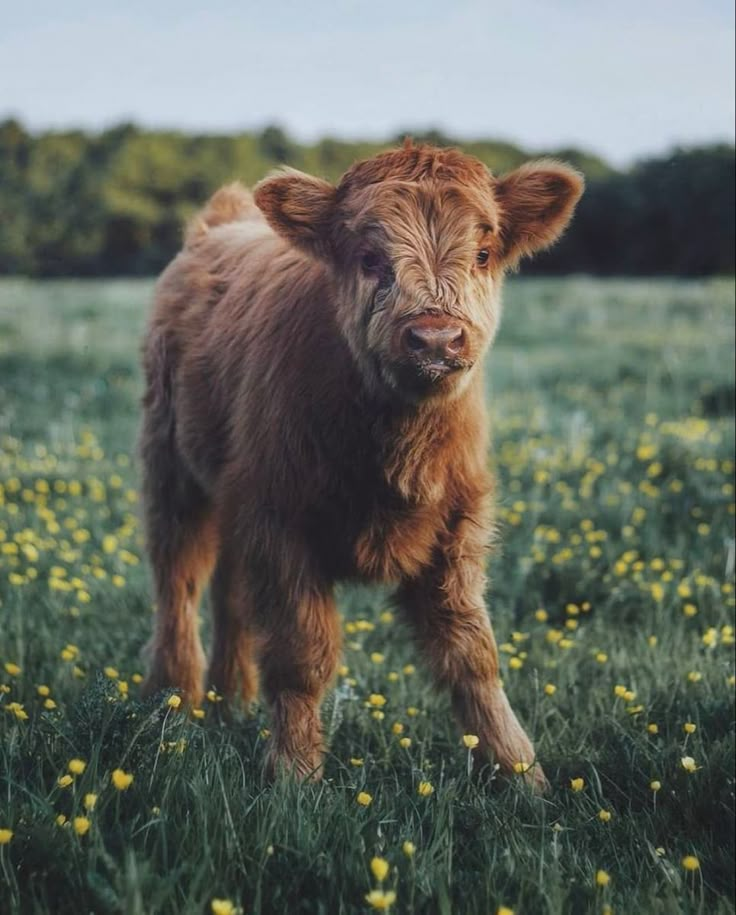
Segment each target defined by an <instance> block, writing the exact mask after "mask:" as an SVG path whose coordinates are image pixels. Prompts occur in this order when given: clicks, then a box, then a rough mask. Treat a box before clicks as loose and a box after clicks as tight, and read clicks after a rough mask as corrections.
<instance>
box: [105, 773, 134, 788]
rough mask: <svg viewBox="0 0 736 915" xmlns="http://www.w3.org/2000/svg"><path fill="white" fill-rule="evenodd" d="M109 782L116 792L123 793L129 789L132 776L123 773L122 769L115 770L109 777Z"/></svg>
mask: <svg viewBox="0 0 736 915" xmlns="http://www.w3.org/2000/svg"><path fill="white" fill-rule="evenodd" d="M110 780H111V781H112V783H113V785H114V786H115V787H116V788H117V789H118V791H125V790H127V789H128V788H130V786H131V784H132V782H133V776H132V775H131V774H130V773H129V772H124V771H123V770H122V769H115V770H114V772H113V773H112V775H111V776H110Z"/></svg>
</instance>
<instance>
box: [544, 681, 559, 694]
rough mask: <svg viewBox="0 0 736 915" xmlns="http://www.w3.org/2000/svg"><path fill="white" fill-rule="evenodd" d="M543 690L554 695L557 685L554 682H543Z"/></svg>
mask: <svg viewBox="0 0 736 915" xmlns="http://www.w3.org/2000/svg"><path fill="white" fill-rule="evenodd" d="M544 692H545V694H546V695H547V696H554V694H555V693H556V692H557V687H556V686H555V685H554V683H545V686H544Z"/></svg>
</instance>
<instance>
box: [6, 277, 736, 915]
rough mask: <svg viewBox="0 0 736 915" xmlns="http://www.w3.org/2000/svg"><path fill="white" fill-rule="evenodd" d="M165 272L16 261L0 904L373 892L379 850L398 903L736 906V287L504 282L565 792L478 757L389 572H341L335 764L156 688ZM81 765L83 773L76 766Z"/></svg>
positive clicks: (547, 757) (507, 522) (525, 565)
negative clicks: (155, 519)
mask: <svg viewBox="0 0 736 915" xmlns="http://www.w3.org/2000/svg"><path fill="white" fill-rule="evenodd" d="M150 291H151V286H150V283H146V282H141V283H132V282H111V283H96V282H89V283H81V282H63V283H61V282H60V283H47V284H35V283H29V282H17V281H8V282H3V283H2V284H0V685H1V686H2V692H0V705H1V706H2V709H0V829H10V830H12V832H13V836H12V838H11V840H10V841H9V842H7V843H6V844H2V845H0V912H2V913H15V912H23V913H54V915H63V913H86V912H94V913H131V915H133V913H136V915H142V913H156V915H158V913H172V915H173V913H176V915H182V913H204V912H209V911H211V901H212V900H213V898H220V899H229V900H231V901H232V903H233V905H234V906H238V907H242V908H243V910H244V911H245V912H247V913H253V912H274V913H300V912H304V913H307V912H309V913H325V915H327V913H329V915H333V913H352V912H363V911H366V910H367V909H368V904H367V903H366V901H365V895H366V893H368V892H369V890H371V889H372V888H374V887H375V886H376V885H377V882H376V880H375V878H374V877H373V875H372V874H371V870H370V860H371V858H372V857H373V856H376V855H378V856H382V857H384V858H386V859H387V860H388V862H389V863H390V866H391V870H390V873H389V875H388V877H387V878H386V880H385V883H384V887H385V888H386V889H393V890H395V892H396V894H397V899H396V903H395V904H394V906H393V909H394V910H395V911H396V912H400V913H411V912H423V913H449V912H455V913H462V915H464V913H479V915H480V913H482V915H488V913H495V912H496V911H497V909H498V908H499V907H500V906H508V907H510V908H512V909H513V911H514V912H515V913H516V915H545V913H563V912H564V913H583V912H596V913H601V912H603V911H604V907H605V906H606V905H610V906H612V908H613V910H614V911H615V912H617V913H650V912H651V913H662V915H665V913H666V915H673V913H680V912H682V913H691V912H702V913H708V915H711V913H716V915H717V913H727V912H733V911H734V889H733V875H734V868H733V856H734V830H733V822H734V820H733V814H734V810H733V807H734V737H733V732H734V681H733V677H734V650H733V641H734V639H733V629H732V628H729V627H732V626H733V623H734V620H733V613H734V588H733V571H734V528H733V524H734V515H733V512H734V493H733V457H734V455H733V435H734V423H733V404H734V394H733V383H734V377H733V330H734V323H733V322H734V284H733V282H732V281H726V280H723V281H703V282H688V283H675V282H662V281H657V282H643V281H642V282H624V281H615V282H599V281H593V280H586V279H570V280H564V281H555V282H547V281H523V280H515V281H514V282H512V283H511V284H510V286H509V288H508V291H507V296H506V313H505V318H504V325H503V327H502V330H501V333H500V337H499V340H498V342H497V345H496V347H495V348H494V350H493V351H492V353H491V357H490V360H489V367H488V369H489V403H490V408H491V411H492V415H493V421H494V429H495V445H494V453H493V457H492V460H493V461H494V463H495V464H496V466H497V469H498V473H499V478H500V485H499V493H500V495H499V510H500V516H501V520H502V545H501V548H500V550H499V551H498V553H497V555H496V556H495V557H494V559H493V562H492V570H491V571H492V579H493V585H492V589H491V593H490V595H489V606H490V607H491V610H492V618H493V620H494V623H495V628H496V634H497V637H498V640H499V642H500V643H503V651H502V657H503V666H504V679H505V682H506V687H507V690H508V692H509V694H510V698H511V701H512V703H513V705H514V706H515V708H516V709H517V711H518V712H519V714H520V717H521V718H522V720H523V721H524V722H525V723H526V725H527V726H528V729H529V731H530V733H531V734H532V735H533V737H534V739H535V741H536V745H537V748H538V751H539V754H540V758H541V759H542V761H543V762H544V765H545V767H546V770H547V773H548V775H549V777H550V780H551V782H552V785H553V788H552V792H551V794H550V795H549V797H547V798H545V799H544V800H540V799H536V798H533V797H530V796H529V795H528V793H527V791H526V789H525V788H524V786H523V785H522V784H521V783H520V781H519V780H514V781H512V782H505V781H503V780H501V779H499V778H497V777H494V772H493V770H492V768H490V767H488V766H485V767H484V766H482V765H481V763H480V761H477V762H476V764H475V766H474V768H473V772H472V774H471V775H470V776H469V774H468V755H469V754H468V751H467V750H465V749H464V747H463V746H462V745H461V741H460V735H459V734H458V733H457V731H456V730H455V728H454V726H453V724H452V721H451V719H450V716H449V707H448V701H447V699H446V697H445V696H442V695H437V694H435V693H434V692H433V691H432V690H431V688H430V685H429V682H428V680H427V679H426V677H425V675H424V673H423V669H422V666H421V661H420V659H419V658H417V657H416V656H415V653H414V650H413V648H412V646H411V644H410V642H409V639H408V636H407V635H406V633H405V632H404V631H403V630H402V628H401V626H400V623H399V622H398V620H397V619H394V618H392V617H391V616H390V615H387V613H386V611H387V609H388V608H389V606H390V604H389V596H388V595H387V594H385V593H380V592H376V591H373V590H369V589H355V588H348V587H345V588H343V589H341V592H340V606H341V610H342V612H343V613H344V616H345V621H346V629H347V630H348V631H347V632H346V636H345V664H346V665H347V666H348V667H349V672H347V673H345V672H343V673H342V675H341V676H340V678H339V680H338V684H337V688H336V691H335V692H334V693H333V695H332V696H331V697H330V699H329V700H328V701H327V703H326V705H325V708H324V718H325V723H326V728H327V731H328V732H329V735H330V754H329V757H328V760H327V766H326V774H325V779H324V780H323V781H322V782H321V783H320V784H318V785H307V786H297V785H294V784H291V783H283V782H282V783H277V784H274V785H270V784H268V783H266V782H265V781H264V779H263V776H262V762H263V757H264V752H265V747H266V744H267V741H268V736H267V733H266V732H265V731H264V728H267V727H268V721H267V719H266V717H265V715H264V712H263V710H261V709H258V710H256V712H255V714H254V715H253V716H251V717H249V716H247V715H246V714H245V713H244V712H238V713H237V714H236V717H235V721H234V722H232V723H222V722H220V720H219V715H218V714H217V704H216V703H215V704H213V703H207V705H208V710H207V714H206V717H205V718H204V720H203V721H191V720H188V719H187V718H186V717H185V716H184V715H182V714H179V713H175V712H173V711H172V710H170V709H168V706H167V705H166V701H165V699H159V700H158V701H155V702H152V703H151V702H149V703H143V702H141V701H140V699H139V687H138V684H137V681H138V679H139V677H138V675H139V674H140V673H141V672H142V670H143V661H142V660H141V656H140V650H141V646H142V645H143V644H144V642H145V641H146V639H147V637H148V635H149V633H150V630H151V623H152V616H151V596H150V589H149V584H148V577H147V572H146V569H145V563H144V561H143V551H142V543H141V539H140V529H139V524H138V522H137V506H136V504H135V501H134V500H135V488H136V483H137V475H136V471H135V465H134V463H133V461H132V460H131V454H132V451H133V442H134V438H135V430H136V424H137V402H138V398H139V394H140V377H139V373H138V367H137V341H138V337H139V334H140V330H141V327H142V323H143V320H144V315H145V310H146V307H147V302H148V299H149V296H150ZM111 536H112V537H114V538H115V541H113V540H111V539H109V538H110V537H111ZM106 537H107V538H108V539H105V538H106ZM689 605H691V607H692V609H689V612H690V613H691V614H692V613H693V609H694V610H695V611H696V612H695V613H694V615H690V616H688V615H686V612H685V610H686V608H688V607H689ZM540 609H544V611H545V612H546V617H547V618H546V620H545V619H544V618H540V617H544V615H545V614H540V613H538V611H539V610H540ZM206 616H207V614H206V613H203V617H204V618H205V622H204V629H205V636H207V633H208V624H207V621H206ZM356 621H362V622H359V623H358V624H357V625H356ZM724 627H725V628H724ZM704 635H705V640H704V639H703V636H704ZM652 637H656V644H654V643H653V642H654V639H653V638H652ZM376 652H380V653H381V654H382V655H383V656H384V657H383V660H382V661H381V660H380V658H376V656H375V653H376ZM372 655H373V656H374V657H373V659H372V657H371V656H372ZM65 658H66V659H65ZM512 658H517V659H518V660H516V661H513V662H512ZM510 662H512V663H510ZM519 662H520V666H519ZM8 664H10V669H9V670H8V667H7V665H8ZM414 664H415V665H416V671H413V672H412V668H411V666H409V667H406V665H414ZM3 665H6V666H5V668H3ZM13 665H17V666H18V667H19V668H20V671H19V672H15V668H14V667H13ZM105 668H107V671H106V672H105ZM110 668H114V670H113V669H110ZM405 668H406V670H405ZM120 683H124V684H127V696H128V698H127V699H124V698H123V693H122V692H121V690H125V689H126V686H122V687H121V685H120ZM548 684H551V685H552V686H554V687H556V691H555V692H554V694H553V695H550V694H549V692H551V689H550V690H549V691H545V686H546V685H548ZM39 685H43V686H46V687H48V688H49V691H50V696H49V697H43V696H40V695H39V694H38V686H39ZM616 686H622V687H625V688H626V689H627V690H631V691H633V692H635V693H636V695H635V697H634V696H629V697H628V698H625V697H616V695H615V694H614V688H615V687H616ZM373 692H377V693H381V694H383V695H384V696H386V698H387V703H386V705H385V707H384V710H383V711H384V713H385V714H384V717H383V719H382V720H378V719H377V718H375V717H373V715H372V713H371V711H370V710H369V709H367V708H366V707H365V705H366V699H367V697H368V695H369V694H370V693H373ZM619 692H620V690H619ZM48 698H51V699H52V700H53V702H54V703H55V706H56V707H55V708H52V709H47V708H44V702H45V700H46V699H48ZM14 702H15V703H19V704H20V705H21V706H22V708H21V707H20V706H18V705H16V706H13V705H11V703H14ZM409 708H411V709H412V710H413V709H416V710H417V714H415V715H411V714H409V712H407V709H409ZM23 713H25V715H27V718H24V717H23ZM686 722H692V723H694V724H695V725H696V728H697V729H696V730H695V732H694V733H692V734H690V735H686V734H685V733H684V732H683V725H684V724H685V723H686ZM395 723H398V724H399V725H403V729H404V730H403V734H402V735H401V736H403V737H409V738H410V739H411V746H410V747H409V748H403V747H402V746H400V744H399V739H400V737H399V735H398V734H396V733H394V728H393V726H394V724H395ZM650 724H656V725H657V727H658V733H657V734H652V733H650V732H649V731H648V728H647V726H648V725H650ZM396 730H398V728H396ZM683 756H692V757H693V758H694V760H695V762H696V764H697V766H698V768H697V770H696V771H695V772H693V773H691V774H689V773H688V772H686V771H685V769H683V767H682V765H681V758H682V757H683ZM72 758H80V759H82V760H84V761H85V762H86V764H87V765H86V769H85V771H84V773H83V774H81V775H77V776H75V779H74V782H73V784H72V785H71V786H70V787H66V788H64V787H59V786H58V784H57V779H58V778H59V777H60V776H62V775H63V774H64V773H65V771H66V769H67V765H68V762H69V760H70V759H72ZM351 759H362V760H363V763H362V765H353V764H352V763H351ZM116 768H122V769H124V770H125V771H126V772H129V773H132V774H133V776H134V780H133V782H132V784H131V786H130V787H129V788H128V789H127V790H126V791H122V792H119V791H117V790H116V789H115V788H114V787H113V786H112V784H111V781H110V777H111V772H112V771H113V770H114V769H116ZM577 777H582V778H583V779H584V780H585V787H584V789H583V790H582V791H580V792H574V791H573V790H572V789H571V787H570V780H571V779H572V778H577ZM654 779H656V780H659V781H660V782H661V790H659V791H658V792H656V793H655V792H653V791H652V790H651V788H650V782H651V781H652V780H654ZM421 781H430V782H431V783H432V785H433V786H434V789H435V790H434V793H433V794H432V795H431V796H429V797H421V796H420V795H419V793H418V791H417V787H418V785H419V783H420V782H421ZM360 791H366V792H368V793H369V794H370V795H371V796H372V798H373V801H372V803H371V804H370V806H368V807H361V806H360V805H359V804H358V803H357V801H356V796H357V794H358V793H359V792H360ZM87 793H94V794H97V795H98V800H97V803H96V806H95V808H94V810H93V811H91V812H89V813H88V814H87V816H88V819H89V820H90V823H91V825H90V828H89V831H88V832H87V834H86V835H84V836H78V835H77V834H76V833H75V830H74V826H73V825H72V826H69V825H68V823H69V821H70V820H72V819H73V818H74V817H78V816H82V815H84V810H83V798H84V796H85V794H87ZM602 809H604V810H608V811H610V812H611V814H612V816H611V819H610V821H608V822H603V821H601V820H600V819H599V817H598V813H599V811H600V810H602ZM60 815H63V816H64V817H66V818H67V823H66V824H65V825H58V824H57V822H56V818H57V817H59V816H60ZM0 836H2V833H0ZM405 841H411V842H413V843H414V845H415V846H416V853H415V854H414V856H413V857H412V858H409V857H407V856H406V855H405V854H404V853H403V851H402V844H403V843H404V842H405ZM685 855H695V856H697V858H698V859H699V861H700V869H699V870H698V871H695V872H688V871H686V870H685V869H684V868H683V867H682V866H681V860H682V858H683V856H685ZM599 869H602V870H605V871H607V872H608V873H609V874H610V876H611V881H610V884H609V885H608V886H607V887H605V888H601V887H596V886H595V881H594V878H595V874H596V871H597V870H599Z"/></svg>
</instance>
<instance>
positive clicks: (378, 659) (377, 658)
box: [371, 651, 386, 664]
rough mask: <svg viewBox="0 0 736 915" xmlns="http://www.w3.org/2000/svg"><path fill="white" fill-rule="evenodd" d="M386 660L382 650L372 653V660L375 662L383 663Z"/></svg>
mask: <svg viewBox="0 0 736 915" xmlns="http://www.w3.org/2000/svg"><path fill="white" fill-rule="evenodd" d="M385 660H386V657H385V655H382V654H381V652H380V651H374V652H372V653H371V661H372V662H373V663H374V664H383V662H384V661H385Z"/></svg>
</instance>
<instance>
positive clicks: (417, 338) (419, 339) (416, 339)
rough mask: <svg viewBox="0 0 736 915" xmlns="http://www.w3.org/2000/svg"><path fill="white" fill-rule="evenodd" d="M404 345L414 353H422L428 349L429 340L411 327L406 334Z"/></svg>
mask: <svg viewBox="0 0 736 915" xmlns="http://www.w3.org/2000/svg"><path fill="white" fill-rule="evenodd" d="M404 344H405V346H406V348H407V349H409V350H411V351H412V352H414V353H421V352H423V351H424V350H425V349H426V348H427V338H426V337H425V336H424V334H423V333H422V332H421V331H420V330H418V329H415V328H413V327H409V328H407V330H406V333H405V334H404Z"/></svg>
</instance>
